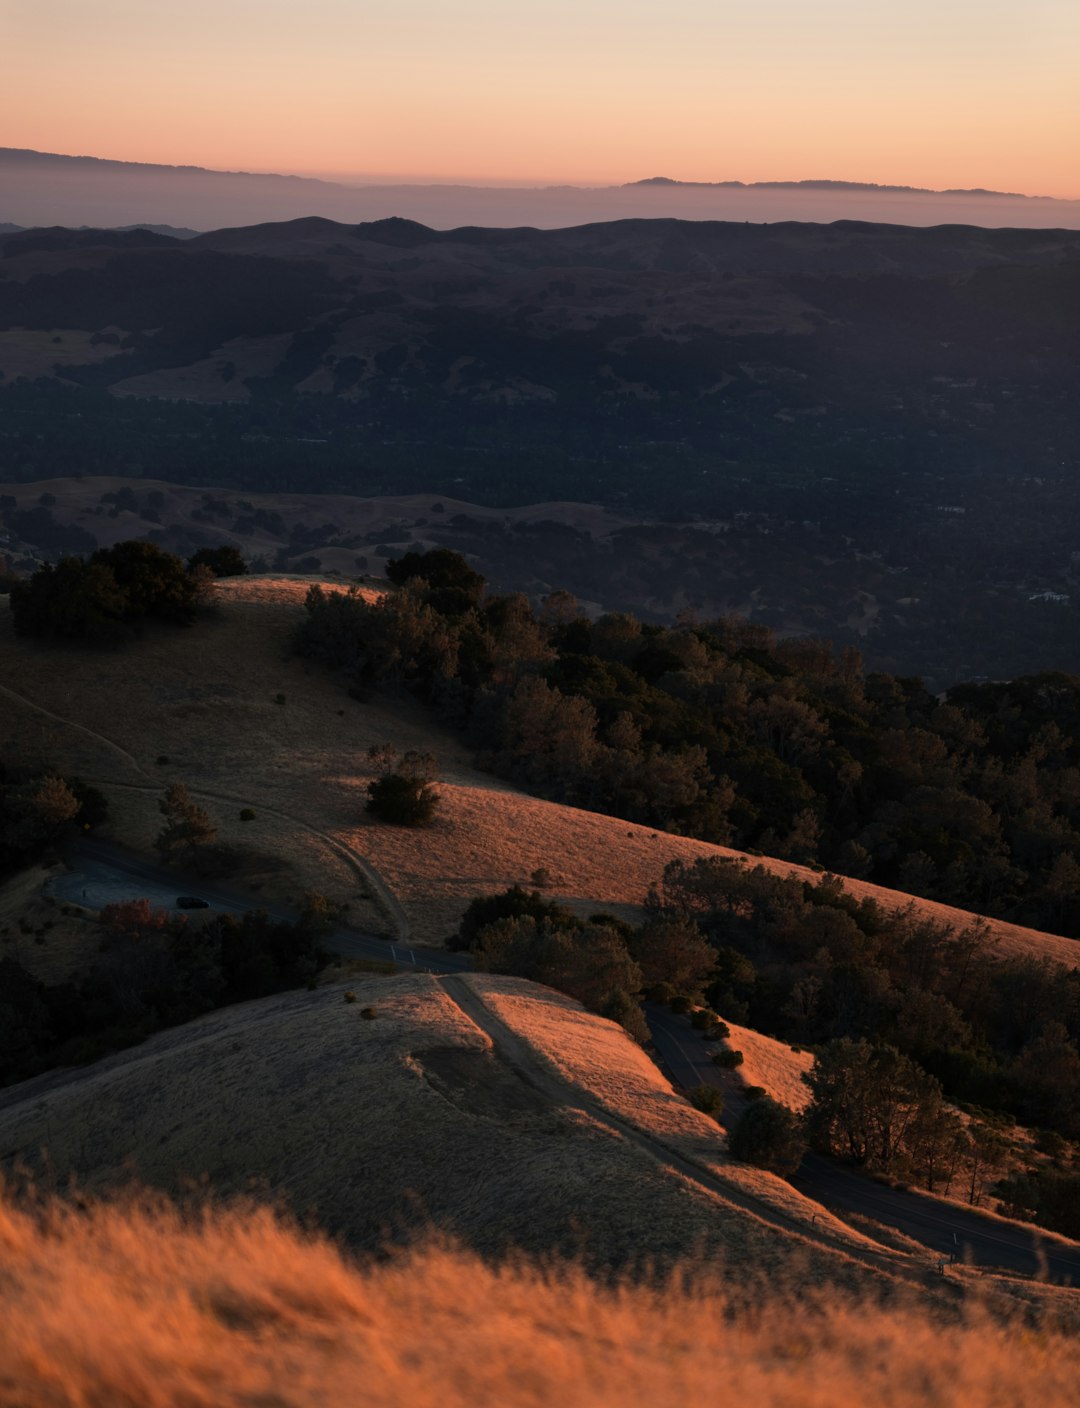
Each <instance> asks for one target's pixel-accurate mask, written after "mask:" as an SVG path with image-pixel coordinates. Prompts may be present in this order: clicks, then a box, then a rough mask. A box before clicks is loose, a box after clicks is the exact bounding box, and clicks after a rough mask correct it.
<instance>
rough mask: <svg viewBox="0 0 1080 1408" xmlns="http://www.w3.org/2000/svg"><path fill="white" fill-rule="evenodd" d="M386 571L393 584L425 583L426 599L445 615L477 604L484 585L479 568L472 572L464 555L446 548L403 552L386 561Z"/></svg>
mask: <svg viewBox="0 0 1080 1408" xmlns="http://www.w3.org/2000/svg"><path fill="white" fill-rule="evenodd" d="M386 575H387V577H388V578H389V579H390V581H391V582H393V583H394V585H395V586H397V587H400V586H404V584H405V583H406V582H412V581H421V582H424V583H425V584H426V593H425V595H426V599H427V601H428V603H429V605H431V606H432V607H434V609H435V610H436V611H439V612H441V613H443V614H444V615H447V616H460V615H463V614H464V613H465V612H467V611H469V610H470V609H471V608H472V607H473V606H475V605H476V604H477V602H478V601H479V600H480V598H481V597H482V596H483V594H484V587H485V585H486V583H485V581H484V579H483V577H481V575H480V573H479V572H474V571H473V569H472V568H471V567H470V566H469V564H468V563H467V562H466V561H465V559H464V558H463V557H462V556H461V555H460V554H459V553H456V552H450V551H449V550H448V549H447V548H435V549H433V550H432V551H431V552H407V553H406V554H405V556H404V557H399V558H396V559H393V558H392V559H391V560H390V561H389V562H388V563H387V564H386Z"/></svg>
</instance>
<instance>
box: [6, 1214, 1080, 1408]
mask: <svg viewBox="0 0 1080 1408" xmlns="http://www.w3.org/2000/svg"><path fill="white" fill-rule="evenodd" d="M0 1249H2V1252H3V1264H4V1273H3V1277H2V1278H0V1312H2V1313H0V1401H3V1402H4V1403H5V1404H12V1405H20V1406H22V1405H25V1406H26V1408H31V1406H32V1408H176V1405H180V1404H182V1405H184V1408H255V1405H260V1408H265V1405H269V1404H273V1405H276V1408H316V1405H324V1404H356V1405H361V1406H362V1405H379V1406H380V1408H436V1406H437V1408H496V1405H497V1408H541V1406H543V1408H548V1405H550V1404H552V1403H558V1404H560V1405H563V1408H601V1405H603V1408H609V1405H611V1404H620V1405H622V1408H658V1405H675V1404H691V1403H702V1402H711V1401H713V1400H714V1399H715V1398H716V1397H717V1395H718V1394H721V1395H722V1397H723V1399H724V1401H725V1402H731V1403H744V1404H747V1405H754V1408H856V1405H863V1404H866V1403H875V1404H881V1405H883V1408H937V1406H938V1405H940V1406H941V1408H944V1406H945V1405H957V1404H962V1405H964V1408H1005V1405H1008V1408H1028V1405H1031V1408H1035V1405H1039V1408H1041V1405H1044V1404H1048V1403H1049V1404H1065V1403H1071V1402H1075V1398H1076V1384H1077V1379H1078V1376H1080V1341H1078V1340H1077V1339H1076V1338H1075V1336H1074V1335H1070V1334H1069V1333H1068V1331H1067V1329H1066V1328H1064V1327H1058V1326H1056V1325H1054V1324H1053V1323H1045V1322H1044V1323H1043V1324H1041V1325H1039V1326H1038V1327H1037V1328H1036V1327H1033V1326H1032V1325H1030V1324H1025V1323H1024V1322H1022V1321H1021V1320H1020V1319H1019V1318H1015V1317H1014V1318H1009V1317H1001V1316H996V1317H995V1316H991V1315H990V1314H988V1313H986V1312H985V1311H981V1310H980V1309H978V1308H977V1307H976V1308H972V1309H969V1310H967V1311H966V1312H964V1313H960V1314H959V1315H955V1314H954V1315H952V1316H950V1317H948V1318H947V1319H939V1318H936V1317H935V1316H934V1315H933V1314H932V1313H931V1312H930V1311H929V1310H928V1309H926V1308H923V1307H921V1306H919V1305H917V1304H915V1303H914V1302H903V1301H901V1302H900V1303H893V1304H892V1305H889V1306H885V1305H882V1304H879V1303H876V1302H874V1301H872V1300H871V1301H870V1302H867V1301H866V1300H855V1299H852V1298H850V1297H848V1296H845V1295H842V1294H841V1295H837V1294H835V1293H832V1294H830V1295H829V1296H828V1297H822V1296H819V1295H817V1294H814V1293H813V1292H809V1293H807V1292H798V1291H796V1290H795V1288H788V1290H787V1292H786V1293H785V1292H783V1291H778V1290H777V1289H776V1288H775V1287H774V1288H769V1287H766V1286H765V1285H763V1284H761V1283H760V1282H758V1283H756V1284H751V1285H747V1284H746V1276H745V1272H742V1271H740V1272H738V1273H737V1275H736V1276H735V1277H732V1276H731V1275H730V1272H729V1269H728V1268H724V1267H722V1266H716V1265H714V1266H713V1267H712V1268H711V1269H710V1270H708V1271H705V1270H703V1269H702V1267H701V1266H700V1265H690V1266H688V1267H686V1268H684V1269H683V1270H682V1271H681V1272H680V1273H679V1274H676V1275H675V1276H673V1277H672V1278H671V1279H670V1280H668V1281H667V1282H665V1283H661V1284H657V1283H655V1282H654V1283H631V1282H620V1283H616V1284H603V1285H600V1284H597V1283H595V1282H593V1281H592V1280H590V1279H589V1277H588V1276H587V1275H586V1274H585V1272H584V1271H582V1270H581V1269H580V1268H579V1267H577V1266H575V1265H573V1264H553V1263H548V1264H546V1265H537V1264H534V1263H529V1262H527V1261H523V1260H520V1259H516V1260H513V1261H510V1262H502V1263H495V1264H492V1263H490V1262H486V1261H482V1260H479V1259H478V1258H477V1257H475V1256H474V1255H471V1254H469V1253H467V1252H464V1251H461V1250H457V1249H455V1248H453V1247H448V1246H440V1245H434V1246H426V1247H422V1248H418V1249H415V1250H413V1251H411V1252H409V1253H407V1254H404V1255H400V1256H397V1257H395V1258H393V1259H391V1260H389V1261H387V1262H383V1263H381V1264H364V1265H357V1264H355V1263H353V1262H351V1261H350V1260H349V1259H348V1258H347V1257H345V1256H344V1255H343V1254H342V1253H341V1251H340V1250H339V1249H338V1248H337V1247H335V1246H334V1245H332V1244H331V1243H329V1242H327V1241H326V1240H325V1239H324V1238H322V1237H320V1236H316V1235H311V1234H305V1233H301V1232H300V1231H298V1230H297V1229H296V1228H295V1227H294V1226H292V1225H290V1224H289V1223H288V1222H287V1221H284V1220H282V1219H281V1218H280V1217H278V1216H275V1215H274V1214H273V1213H271V1212H269V1211H267V1210H266V1209H265V1208H259V1207H254V1206H243V1205H240V1206H234V1207H231V1208H229V1207H224V1208H221V1207H219V1208H213V1207H206V1208H203V1209H195V1210H194V1211H190V1212H188V1213H187V1214H185V1213H183V1212H182V1211H179V1210H177V1209H176V1208H175V1207H173V1206H170V1205H168V1204H164V1203H160V1202H150V1201H146V1200H144V1201H133V1202H129V1203H126V1204H124V1203H121V1204H119V1205H109V1204H94V1205H91V1206H90V1207H89V1208H88V1209H86V1210H85V1211H76V1210H73V1209H71V1208H70V1207H64V1206H60V1205H57V1204H53V1205H47V1206H46V1207H45V1208H43V1209H41V1210H33V1209H30V1210H20V1209H18V1208H16V1207H13V1206H11V1205H10V1204H6V1205H5V1204H0Z"/></svg>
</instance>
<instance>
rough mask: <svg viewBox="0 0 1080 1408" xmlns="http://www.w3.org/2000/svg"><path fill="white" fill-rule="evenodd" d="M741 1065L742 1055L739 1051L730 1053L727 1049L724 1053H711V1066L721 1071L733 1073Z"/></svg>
mask: <svg viewBox="0 0 1080 1408" xmlns="http://www.w3.org/2000/svg"><path fill="white" fill-rule="evenodd" d="M742 1063H743V1054H742V1052H741V1051H732V1050H730V1049H729V1050H726V1051H714V1052H713V1065H714V1066H719V1067H720V1069H721V1070H722V1071H733V1070H735V1069H736V1067H738V1066H741V1065H742Z"/></svg>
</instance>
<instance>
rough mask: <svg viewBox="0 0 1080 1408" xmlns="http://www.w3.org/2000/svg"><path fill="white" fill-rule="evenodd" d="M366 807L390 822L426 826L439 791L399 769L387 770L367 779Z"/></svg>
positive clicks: (433, 809)
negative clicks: (397, 771) (368, 780)
mask: <svg viewBox="0 0 1080 1408" xmlns="http://www.w3.org/2000/svg"><path fill="white" fill-rule="evenodd" d="M367 790H368V802H367V810H368V811H369V812H371V814H372V815H373V816H377V817H378V818H379V820H380V821H387V822H389V823H390V824H391V825H392V826H430V825H431V823H432V822H433V821H434V820H435V812H436V810H437V808H438V805H439V794H438V792H436V791H435V789H434V787H432V786H430V785H429V784H428V783H426V782H423V781H418V780H417V779H416V778H413V777H406V776H405V775H404V774H402V773H396V772H392V773H388V774H387V775H386V776H385V777H379V778H376V779H375V781H374V782H369V783H368V789H367Z"/></svg>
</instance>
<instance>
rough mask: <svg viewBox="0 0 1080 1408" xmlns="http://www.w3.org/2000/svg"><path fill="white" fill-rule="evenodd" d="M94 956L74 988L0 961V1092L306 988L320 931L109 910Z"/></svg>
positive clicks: (239, 919)
mask: <svg viewBox="0 0 1080 1408" xmlns="http://www.w3.org/2000/svg"><path fill="white" fill-rule="evenodd" d="M100 922H101V928H102V942H101V947H100V952H99V955H98V957H97V958H96V959H95V961H94V963H93V965H92V966H91V967H90V969H89V971H88V972H87V973H86V974H85V975H84V976H83V977H82V978H80V979H79V980H78V981H75V982H63V983H56V984H48V985H46V984H44V983H41V982H38V981H37V980H36V979H35V978H33V977H32V976H31V974H30V973H28V972H27V970H26V969H25V968H24V967H23V966H22V965H21V964H20V963H19V962H18V961H17V960H16V959H14V958H4V959H2V960H0V1084H4V1085H7V1084H11V1083H12V1082H14V1081H19V1080H25V1079H26V1078H27V1077H29V1076H32V1075H36V1074H37V1073H38V1072H40V1071H44V1070H48V1069H50V1068H52V1067H54V1066H60V1065H70V1064H72V1063H73V1062H81V1061H91V1060H96V1059H97V1058H98V1057H100V1056H103V1055H105V1054H106V1053H107V1052H109V1051H114V1050H117V1049H119V1048H121V1047H124V1046H128V1045H131V1044H132V1043H133V1042H137V1041H141V1040H142V1039H143V1038H145V1037H147V1036H150V1035H151V1034H152V1033H153V1032H156V1031H160V1030H161V1029H162V1028H164V1027H171V1026H175V1025H177V1024H178V1023H180V1022H186V1021H190V1020H191V1019H192V1018H194V1017H198V1016H201V1015H202V1014H203V1013H205V1012H209V1011H211V1010H213V1009H214V1008H216V1007H223V1006H225V1005H227V1004H229V1003H232V1002H243V1001H246V1000H248V999H249V998H256V997H265V996H267V995H268V994H270V993H274V992H279V991H282V990H283V989H286V988H292V987H298V986H301V985H302V984H304V983H307V982H310V981H312V980H313V979H314V978H315V976H316V974H317V973H318V971H319V968H320V967H321V966H322V965H323V963H324V962H325V959H326V955H325V954H324V953H322V952H321V950H320V947H319V932H320V926H319V924H318V922H317V917H316V918H315V919H308V918H305V919H304V920H302V921H301V922H300V923H298V924H283V923H278V922H276V921H273V920H271V919H269V918H268V917H267V915H266V914H265V913H263V912H261V911H258V912H252V913H248V914H244V915H243V916H236V915H232V914H219V915H217V916H215V917H214V918H213V919H212V920H210V921H209V922H206V923H200V924H197V925H196V924H191V925H189V924H187V923H185V922H184V920H183V919H177V918H173V917H171V916H170V915H168V914H167V913H165V912H164V911H162V910H157V911H155V910H154V909H153V908H152V907H151V905H150V904H149V902H148V901H146V900H135V901H131V902H129V903H125V904H115V905H108V906H106V908H105V909H103V910H102V912H101V916H100Z"/></svg>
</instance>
